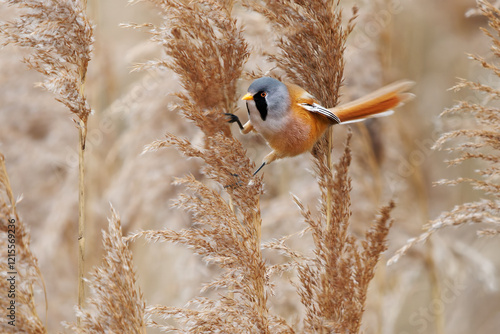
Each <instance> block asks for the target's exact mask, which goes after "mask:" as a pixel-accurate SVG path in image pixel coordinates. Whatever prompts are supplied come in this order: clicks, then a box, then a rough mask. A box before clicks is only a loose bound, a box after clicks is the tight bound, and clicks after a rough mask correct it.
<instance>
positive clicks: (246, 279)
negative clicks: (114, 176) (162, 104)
mask: <svg viewBox="0 0 500 334" xmlns="http://www.w3.org/2000/svg"><path fill="white" fill-rule="evenodd" d="M152 2H153V3H154V4H155V5H156V6H157V7H158V8H159V9H160V10H161V13H162V15H163V18H164V20H165V23H164V24H163V25H161V26H154V25H152V24H146V25H133V26H134V27H137V28H140V27H147V28H148V29H149V31H150V32H151V33H152V35H153V37H152V38H153V40H154V41H157V42H159V43H160V44H161V45H162V46H163V47H164V52H165V55H166V57H165V58H164V59H161V60H159V61H154V62H148V63H146V64H143V65H142V66H140V67H141V68H144V67H155V68H162V67H167V68H169V69H172V70H173V71H174V72H175V73H176V74H177V75H178V76H179V77H180V81H181V83H182V87H183V88H184V92H180V93H178V94H177V96H178V97H179V101H180V103H179V109H180V110H181V113H182V115H183V116H184V117H185V118H186V119H188V120H190V121H192V122H193V123H194V124H195V125H196V126H197V127H198V128H199V129H200V130H201V132H202V133H203V134H204V137H205V144H204V147H198V146H196V145H194V144H193V143H191V141H190V140H189V139H183V138H179V137H178V136H176V135H173V134H167V135H166V139H164V140H158V141H155V142H154V143H152V144H151V145H149V146H148V147H146V148H145V151H152V150H157V149H159V148H162V147H169V146H173V147H175V148H176V149H177V150H179V151H180V152H181V153H182V154H183V155H185V156H187V157H189V158H199V159H201V160H202V161H203V162H204V165H203V167H202V170H201V171H202V173H203V174H204V175H205V176H206V177H207V178H208V179H209V180H212V181H214V182H215V184H213V186H209V184H210V182H208V180H206V181H205V182H201V181H200V180H197V179H196V178H195V177H194V176H192V175H188V176H186V177H183V178H181V179H178V180H176V184H179V185H183V186H185V187H186V189H187V191H188V193H186V194H183V195H181V196H180V197H179V198H178V199H177V201H176V202H175V206H176V207H178V208H182V209H185V210H187V211H188V212H190V213H191V214H192V216H193V219H194V222H195V225H194V226H193V227H192V228H188V229H184V230H181V231H173V230H167V229H166V230H160V231H143V232H139V233H136V234H134V235H133V236H132V237H131V240H134V239H136V238H139V237H145V238H146V239H147V240H150V241H169V242H174V243H179V244H183V245H186V246H187V247H189V248H191V249H193V250H194V252H195V253H196V254H198V255H200V256H201V257H202V258H203V260H204V261H205V262H207V263H211V264H215V265H217V266H218V267H220V268H221V269H222V274H221V276H220V277H218V278H216V279H214V280H213V281H212V282H211V283H209V284H207V285H206V286H205V288H204V289H211V288H212V289H218V290H219V291H220V292H219V298H217V299H209V298H196V299H194V300H192V301H191V302H190V304H189V305H190V306H191V307H189V308H175V307H167V306H162V305H156V306H151V307H149V308H148V315H150V316H154V317H157V316H159V317H162V318H173V319H175V320H176V323H177V325H176V326H168V325H165V324H159V323H157V322H156V321H155V320H154V318H153V320H151V321H150V323H149V325H150V326H153V327H158V328H160V329H162V330H165V331H167V330H177V331H179V332H193V333H194V332H224V333H240V332H255V333H281V332H287V331H288V332H289V331H290V330H289V328H288V326H287V325H286V324H285V323H284V321H283V320H282V319H281V318H279V317H277V316H272V315H270V313H269V309H268V305H267V299H268V295H269V289H270V286H269V284H270V283H269V280H268V276H267V272H266V268H267V266H266V264H265V262H264V259H263V258H262V253H261V241H260V240H261V232H260V231H261V216H260V208H259V199H260V195H261V194H262V191H263V189H262V180H261V178H253V177H252V171H253V169H254V168H255V165H254V163H253V162H251V161H250V159H248V158H247V157H246V155H245V153H246V152H245V150H244V149H243V147H242V145H241V143H240V142H239V141H237V140H235V139H234V138H233V137H232V136H231V133H230V132H229V129H228V126H227V119H226V117H225V116H224V113H234V112H235V111H236V101H237V99H238V97H237V95H236V85H237V80H238V79H239V77H240V75H241V73H242V69H243V65H244V63H245V61H246V59H247V57H248V47H247V43H246V42H245V40H244V39H243V37H242V32H241V28H240V27H238V24H237V21H236V19H235V18H234V17H232V7H233V3H232V2H231V1H206V2H203V3H195V2H184V1H171V0H164V1H152ZM214 187H215V188H214Z"/></svg>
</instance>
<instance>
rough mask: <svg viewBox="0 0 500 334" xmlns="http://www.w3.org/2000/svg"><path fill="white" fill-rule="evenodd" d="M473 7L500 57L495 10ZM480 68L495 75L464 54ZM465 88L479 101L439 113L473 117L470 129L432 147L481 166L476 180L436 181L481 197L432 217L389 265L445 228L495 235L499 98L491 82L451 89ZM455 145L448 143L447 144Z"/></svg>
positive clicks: (499, 189) (498, 225)
mask: <svg viewBox="0 0 500 334" xmlns="http://www.w3.org/2000/svg"><path fill="white" fill-rule="evenodd" d="M477 10H478V11H479V12H480V13H482V15H483V16H485V17H486V18H487V19H488V24H489V27H490V29H489V30H488V29H486V28H482V29H481V30H482V31H483V33H484V34H485V35H486V36H487V37H489V38H490V40H491V52H492V55H493V56H494V59H496V60H498V59H499V58H500V51H499V47H500V10H499V9H498V8H497V7H495V6H493V5H492V4H491V3H489V2H488V1H484V0H477ZM469 56H470V58H471V59H473V60H474V61H476V62H478V63H479V64H480V65H481V67H483V68H484V69H485V70H487V71H489V72H490V73H491V74H492V75H494V76H496V77H500V69H499V68H498V66H497V65H496V64H495V63H494V62H493V61H489V60H487V59H486V58H484V57H482V56H478V55H469ZM463 89H468V90H470V91H471V92H472V93H473V94H475V95H476V96H483V97H484V98H483V99H482V100H481V101H477V99H476V102H473V101H460V102H458V104H456V105H455V106H453V107H451V108H449V109H446V110H445V111H444V112H443V113H442V114H441V116H447V115H451V114H454V115H461V116H462V117H467V116H472V117H473V119H474V120H475V127H474V128H472V129H458V130H454V131H451V132H447V133H444V134H443V135H441V137H440V138H439V139H438V140H437V141H436V143H435V145H434V149H437V150H446V151H448V152H450V153H458V154H459V156H458V157H457V158H454V159H452V160H449V161H448V165H450V166H455V165H459V164H462V163H464V162H467V161H471V160H473V161H476V162H478V163H480V164H481V168H480V169H478V170H477V173H478V174H479V176H480V178H478V179H475V178H470V177H459V178H457V179H455V180H441V181H439V182H437V184H440V185H450V186H454V185H458V184H462V183H469V184H470V185H471V186H472V187H473V189H475V190H479V191H482V192H483V193H484V195H486V196H485V198H482V199H481V200H479V201H476V202H471V203H464V204H459V205H456V206H455V207H454V208H453V209H452V210H451V211H448V212H443V213H441V214H440V215H439V216H438V217H437V218H436V219H435V220H433V221H431V222H430V223H429V224H427V225H426V226H425V227H424V231H423V233H422V234H421V235H420V236H418V237H415V238H411V239H410V240H408V242H407V244H406V245H405V246H403V247H402V248H401V249H400V250H399V251H398V252H397V253H396V254H395V255H394V257H393V258H391V260H390V261H389V263H394V262H396V261H397V260H399V258H400V257H401V256H402V255H403V254H405V253H406V252H407V251H408V250H409V249H410V248H411V247H413V246H414V245H416V244H418V243H421V242H424V241H426V240H427V239H429V238H430V237H431V236H432V235H433V234H434V233H435V232H437V231H439V230H441V229H443V228H446V227H450V226H462V225H466V224H478V223H487V224H490V225H491V227H490V228H487V229H483V230H480V231H478V235H497V234H500V184H499V182H498V176H499V175H500V166H499V163H500V155H499V154H498V149H500V109H499V108H497V107H496V103H497V101H498V100H499V99H500V91H499V90H498V89H496V88H494V87H493V86H492V85H490V84H488V83H485V82H480V81H470V80H467V79H460V81H459V82H458V84H457V85H456V86H454V87H453V88H452V90H454V91H459V90H463ZM449 143H456V144H455V146H451V147H448V145H447V144H449Z"/></svg>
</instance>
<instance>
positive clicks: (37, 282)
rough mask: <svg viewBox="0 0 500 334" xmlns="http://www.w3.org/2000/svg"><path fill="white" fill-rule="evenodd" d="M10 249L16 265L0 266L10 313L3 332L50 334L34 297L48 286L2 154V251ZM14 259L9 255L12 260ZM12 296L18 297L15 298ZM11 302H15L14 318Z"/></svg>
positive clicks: (2, 301) (1, 303)
mask: <svg viewBox="0 0 500 334" xmlns="http://www.w3.org/2000/svg"><path fill="white" fill-rule="evenodd" d="M6 199H7V201H6ZM13 240H14V242H13ZM9 245H15V249H14V250H15V253H14V255H15V261H13V262H12V261H10V260H9V261H7V260H5V261H2V262H1V263H0V290H1V291H4V292H5V296H4V297H3V298H0V307H1V308H2V309H4V310H7V311H6V312H3V313H2V315H0V330H2V332H5V333H10V332H12V329H13V328H14V329H16V332H26V333H37V334H42V333H47V330H46V328H45V327H44V324H43V322H42V320H41V319H40V318H39V316H38V313H37V311H36V308H35V293H34V291H35V287H42V288H43V290H44V291H45V286H44V283H43V279H42V275H41V272H40V268H39V267H38V260H37V258H36V257H35V256H34V255H33V253H32V252H31V249H30V234H29V231H28V229H27V228H26V226H25V224H24V222H23V221H22V220H21V219H20V218H19V216H18V214H17V212H16V209H15V202H14V197H13V195H12V189H11V187H10V183H9V177H8V175H7V170H6V168H5V159H4V156H3V155H2V154H1V153H0V247H2V248H3V249H6V250H7V249H8V250H12V248H11V247H8V246H9ZM10 255H12V253H10V252H9V257H8V258H9V259H11V258H12V257H11V256H10ZM13 273H15V274H13ZM11 294H14V295H15V297H12V298H11V297H10V296H11ZM11 301H14V302H15V312H14V314H13V317H12V313H11V312H10V308H11V307H12V304H11ZM9 316H10V317H9ZM12 324H13V325H12Z"/></svg>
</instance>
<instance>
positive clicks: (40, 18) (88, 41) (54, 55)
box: [0, 0, 94, 126]
mask: <svg viewBox="0 0 500 334" xmlns="http://www.w3.org/2000/svg"><path fill="white" fill-rule="evenodd" d="M7 3H8V4H9V5H12V6H18V7H20V8H23V9H25V11H24V12H23V14H21V16H20V18H18V19H15V20H12V21H9V22H2V23H0V36H2V37H3V42H2V45H7V44H15V45H18V46H21V47H24V48H28V49H30V50H31V51H32V53H31V55H30V56H28V57H26V58H25V59H24V61H25V62H26V63H27V64H28V66H29V67H30V68H33V69H35V70H36V71H38V72H40V73H41V74H43V75H44V76H45V79H44V81H43V82H42V83H40V86H42V87H44V88H45V89H47V90H48V91H50V92H52V93H54V94H55V95H56V99H57V100H58V101H60V102H61V103H63V104H64V105H66V107H68V109H69V110H70V111H71V112H72V113H74V114H75V115H76V116H77V117H78V118H79V120H80V121H81V122H82V123H83V124H81V125H82V126H84V125H85V124H86V122H87V118H88V116H89V115H90V113H91V109H90V107H89V105H88V103H87V100H86V98H85V96H84V93H83V86H84V84H85V77H86V73H87V66H88V63H89V61H90V58H91V52H92V44H93V42H94V37H93V28H92V25H91V23H90V21H89V19H88V17H87V14H86V12H85V10H84V9H83V8H82V6H81V2H80V1H78V0H53V1H40V0H28V1H21V0H8V1H7Z"/></svg>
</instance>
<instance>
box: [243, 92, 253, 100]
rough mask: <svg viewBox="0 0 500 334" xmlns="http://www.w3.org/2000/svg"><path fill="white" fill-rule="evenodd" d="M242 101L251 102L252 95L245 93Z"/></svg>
mask: <svg viewBox="0 0 500 334" xmlns="http://www.w3.org/2000/svg"><path fill="white" fill-rule="evenodd" d="M241 99H242V100H253V95H252V94H250V93H246V94H245V96H243V97H242V98H241Z"/></svg>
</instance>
